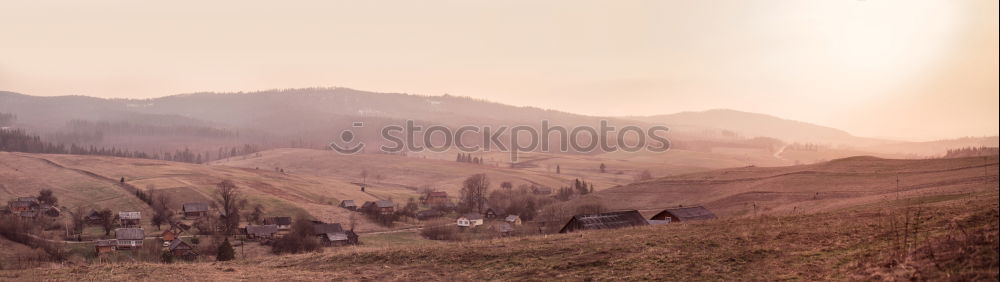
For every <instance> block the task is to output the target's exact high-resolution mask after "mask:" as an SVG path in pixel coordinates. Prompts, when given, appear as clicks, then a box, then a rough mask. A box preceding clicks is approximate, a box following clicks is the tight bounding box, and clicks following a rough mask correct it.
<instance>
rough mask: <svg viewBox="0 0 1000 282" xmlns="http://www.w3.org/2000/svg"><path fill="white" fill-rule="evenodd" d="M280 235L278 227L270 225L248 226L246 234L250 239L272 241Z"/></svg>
mask: <svg viewBox="0 0 1000 282" xmlns="http://www.w3.org/2000/svg"><path fill="white" fill-rule="evenodd" d="M276 233H278V226H277V225H274V224H268V225H247V227H246V234H247V238H249V239H271V238H274V234H276Z"/></svg>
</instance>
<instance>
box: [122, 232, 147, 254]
mask: <svg viewBox="0 0 1000 282" xmlns="http://www.w3.org/2000/svg"><path fill="white" fill-rule="evenodd" d="M145 238H146V233H145V232H143V231H142V228H118V229H115V239H116V240H115V242H116V243H115V249H117V250H131V249H139V248H142V240H144V239H145Z"/></svg>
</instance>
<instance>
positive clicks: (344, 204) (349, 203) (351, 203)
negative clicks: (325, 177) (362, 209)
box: [340, 200, 358, 211]
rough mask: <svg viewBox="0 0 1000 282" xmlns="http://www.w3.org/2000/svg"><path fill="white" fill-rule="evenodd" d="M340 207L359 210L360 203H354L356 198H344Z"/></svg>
mask: <svg viewBox="0 0 1000 282" xmlns="http://www.w3.org/2000/svg"><path fill="white" fill-rule="evenodd" d="M340 207H341V208H345V209H348V210H352V211H353V210H357V209H358V205H356V204H354V200H343V201H340Z"/></svg>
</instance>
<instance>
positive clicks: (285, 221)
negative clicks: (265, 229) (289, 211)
mask: <svg viewBox="0 0 1000 282" xmlns="http://www.w3.org/2000/svg"><path fill="white" fill-rule="evenodd" d="M264 225H276V226H278V230H290V229H292V218H291V217H288V216H275V217H268V218H265V219H264Z"/></svg>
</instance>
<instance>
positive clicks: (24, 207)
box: [7, 197, 62, 219]
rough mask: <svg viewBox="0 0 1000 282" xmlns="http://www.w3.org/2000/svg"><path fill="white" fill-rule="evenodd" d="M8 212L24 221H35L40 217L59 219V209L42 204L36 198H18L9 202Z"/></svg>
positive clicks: (60, 212)
mask: <svg viewBox="0 0 1000 282" xmlns="http://www.w3.org/2000/svg"><path fill="white" fill-rule="evenodd" d="M7 211H8V212H10V213H11V214H14V215H17V216H19V217H21V218H24V219H35V218H38V217H39V216H40V215H44V216H49V217H59V215H61V214H62V211H61V210H59V207H56V206H53V205H49V204H45V203H42V202H40V201H38V198H35V197H18V198H16V199H14V200H12V201H8V202H7Z"/></svg>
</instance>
